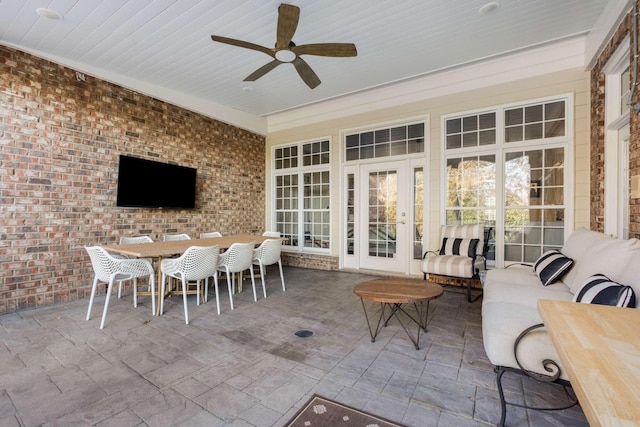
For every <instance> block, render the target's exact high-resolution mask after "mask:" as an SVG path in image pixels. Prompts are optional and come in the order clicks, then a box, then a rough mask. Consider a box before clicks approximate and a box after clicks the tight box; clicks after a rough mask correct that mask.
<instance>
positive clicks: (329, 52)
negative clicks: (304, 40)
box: [291, 43, 358, 57]
mask: <svg viewBox="0 0 640 427" xmlns="http://www.w3.org/2000/svg"><path fill="white" fill-rule="evenodd" d="M291 50H292V51H294V52H295V53H296V54H297V55H316V56H335V57H346V56H356V55H358V51H357V50H356V45H354V44H353V43H316V44H303V45H300V46H294V47H292V48H291Z"/></svg>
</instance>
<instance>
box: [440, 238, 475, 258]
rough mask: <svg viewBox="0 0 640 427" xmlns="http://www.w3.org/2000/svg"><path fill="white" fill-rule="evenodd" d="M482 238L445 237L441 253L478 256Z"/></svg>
mask: <svg viewBox="0 0 640 427" xmlns="http://www.w3.org/2000/svg"><path fill="white" fill-rule="evenodd" d="M478 242H480V239H457V238H452V237H445V238H443V239H442V246H441V247H440V255H462V256H468V257H471V258H473V257H475V256H476V249H477V247H478Z"/></svg>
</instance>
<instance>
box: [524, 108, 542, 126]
mask: <svg viewBox="0 0 640 427" xmlns="http://www.w3.org/2000/svg"><path fill="white" fill-rule="evenodd" d="M541 121H542V105H532V106H530V107H526V108H525V109H524V122H525V123H533V122H541Z"/></svg>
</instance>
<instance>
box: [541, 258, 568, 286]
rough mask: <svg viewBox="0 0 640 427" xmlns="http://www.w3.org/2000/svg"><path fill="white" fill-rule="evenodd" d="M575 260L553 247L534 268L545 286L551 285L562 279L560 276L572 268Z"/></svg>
mask: <svg viewBox="0 0 640 427" xmlns="http://www.w3.org/2000/svg"><path fill="white" fill-rule="evenodd" d="M571 265H573V260H572V259H571V258H569V257H567V256H564V255H562V253H561V252H560V251H559V250H557V249H553V250H551V251H548V252H545V253H543V254H542V256H541V257H540V258H538V260H537V261H536V263H535V264H534V265H533V270H534V271H535V272H536V274H537V275H538V277H539V278H540V281H541V282H542V285H543V286H549V285H550V284H552V283H555V282H557V281H558V280H560V277H562V275H563V274H564V273H566V272H567V271H569V268H571Z"/></svg>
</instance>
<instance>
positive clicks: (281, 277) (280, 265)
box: [264, 259, 285, 298]
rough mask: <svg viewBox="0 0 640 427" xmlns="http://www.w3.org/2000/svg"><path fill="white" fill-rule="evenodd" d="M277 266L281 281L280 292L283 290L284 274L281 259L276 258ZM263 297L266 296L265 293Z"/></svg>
mask: <svg viewBox="0 0 640 427" xmlns="http://www.w3.org/2000/svg"><path fill="white" fill-rule="evenodd" d="M278 268H280V281H281V282H282V292H284V291H285V288H284V274H282V261H281V260H279V259H278ZM264 297H265V298H266V297H267V295H266V294H265V296H264Z"/></svg>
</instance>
